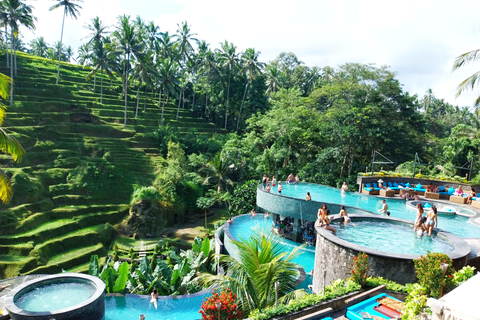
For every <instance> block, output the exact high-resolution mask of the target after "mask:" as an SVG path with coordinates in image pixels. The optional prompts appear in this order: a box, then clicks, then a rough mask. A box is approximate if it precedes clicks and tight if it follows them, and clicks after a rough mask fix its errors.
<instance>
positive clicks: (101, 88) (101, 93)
mask: <svg viewBox="0 0 480 320" xmlns="http://www.w3.org/2000/svg"><path fill="white" fill-rule="evenodd" d="M100 103H101V104H103V66H102V68H101V70H100Z"/></svg>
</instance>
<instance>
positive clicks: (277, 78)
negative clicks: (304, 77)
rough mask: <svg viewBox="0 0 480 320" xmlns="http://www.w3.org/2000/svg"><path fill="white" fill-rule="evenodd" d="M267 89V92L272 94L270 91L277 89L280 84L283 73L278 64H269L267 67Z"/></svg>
mask: <svg viewBox="0 0 480 320" xmlns="http://www.w3.org/2000/svg"><path fill="white" fill-rule="evenodd" d="M266 70H267V80H266V85H267V91H266V92H265V93H266V94H270V92H275V91H277V88H278V87H279V86H280V83H281V74H280V71H279V69H278V67H277V66H276V65H268V66H267V68H266Z"/></svg>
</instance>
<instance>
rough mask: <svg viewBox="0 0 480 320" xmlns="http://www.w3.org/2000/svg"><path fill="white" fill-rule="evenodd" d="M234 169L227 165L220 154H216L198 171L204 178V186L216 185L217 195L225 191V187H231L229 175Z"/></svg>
mask: <svg viewBox="0 0 480 320" xmlns="http://www.w3.org/2000/svg"><path fill="white" fill-rule="evenodd" d="M234 168H235V166H234V165H233V164H227V162H226V161H225V159H224V157H223V156H222V153H220V152H217V153H216V154H215V157H214V158H213V159H212V160H210V161H209V162H208V163H206V164H205V166H204V167H203V168H202V169H201V170H200V171H201V173H203V175H204V176H205V180H204V182H203V183H204V184H205V185H216V189H217V195H218V194H220V192H222V191H225V190H226V189H227V186H232V185H233V181H232V180H231V179H230V175H231V174H232V172H233V170H234Z"/></svg>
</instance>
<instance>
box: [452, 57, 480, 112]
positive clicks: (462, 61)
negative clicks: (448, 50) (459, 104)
mask: <svg viewBox="0 0 480 320" xmlns="http://www.w3.org/2000/svg"><path fill="white" fill-rule="evenodd" d="M479 58H480V49H476V50H472V51H469V52H466V53H464V54H462V55H459V56H458V57H457V58H456V59H455V62H454V63H453V68H452V71H455V70H458V69H460V68H461V67H463V66H464V65H467V64H470V63H474V62H476V61H477V60H478V59H479ZM479 77H480V71H477V72H475V73H474V74H472V75H471V76H470V77H468V78H467V79H465V80H463V81H462V82H461V83H460V84H459V85H458V88H457V97H458V96H460V95H461V94H462V92H464V91H466V90H473V89H474V88H475V86H476V85H477V84H478V80H479ZM474 106H475V107H476V108H479V107H480V95H479V96H478V97H477V99H476V100H475V103H474Z"/></svg>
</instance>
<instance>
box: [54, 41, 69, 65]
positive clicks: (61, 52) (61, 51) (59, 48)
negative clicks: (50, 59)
mask: <svg viewBox="0 0 480 320" xmlns="http://www.w3.org/2000/svg"><path fill="white" fill-rule="evenodd" d="M53 50H54V53H55V57H58V58H59V59H60V60H61V61H66V60H67V56H66V54H65V47H64V45H63V44H62V42H60V41H57V42H55V44H54V45H53Z"/></svg>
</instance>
